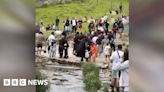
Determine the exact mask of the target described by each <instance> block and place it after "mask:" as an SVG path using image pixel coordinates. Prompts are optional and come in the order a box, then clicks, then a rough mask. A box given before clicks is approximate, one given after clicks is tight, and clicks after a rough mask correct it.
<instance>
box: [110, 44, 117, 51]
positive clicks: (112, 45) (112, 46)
mask: <svg viewBox="0 0 164 92" xmlns="http://www.w3.org/2000/svg"><path fill="white" fill-rule="evenodd" d="M110 47H111V48H112V49H113V51H115V50H116V48H115V44H113V43H110Z"/></svg>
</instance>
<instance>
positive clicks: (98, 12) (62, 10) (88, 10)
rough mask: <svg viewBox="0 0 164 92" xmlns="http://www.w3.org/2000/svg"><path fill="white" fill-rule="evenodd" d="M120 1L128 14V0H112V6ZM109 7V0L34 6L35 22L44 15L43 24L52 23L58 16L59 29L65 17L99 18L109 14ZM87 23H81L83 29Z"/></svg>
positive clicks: (84, 29)
mask: <svg viewBox="0 0 164 92" xmlns="http://www.w3.org/2000/svg"><path fill="white" fill-rule="evenodd" d="M121 2H122V4H123V10H124V14H125V15H128V13H129V12H128V11H129V5H128V4H129V1H128V0H113V3H112V8H113V9H116V8H118V6H119V4H120V3H121ZM110 9H111V0H98V3H97V2H96V0H85V2H83V3H82V2H79V1H75V0H74V1H72V2H71V3H67V4H56V5H49V6H45V7H40V8H36V22H40V19H41V17H42V16H44V17H46V18H45V19H44V25H45V26H47V25H48V24H53V23H54V22H55V17H56V16H59V18H60V26H59V28H60V29H63V24H62V21H64V20H65V19H66V18H67V17H69V18H70V19H72V17H76V18H78V19H80V18H83V17H84V16H87V17H89V18H90V17H91V16H92V17H93V18H100V17H101V16H104V15H105V14H107V15H109V10H110ZM119 16H120V15H115V16H111V15H109V17H114V18H117V17H119ZM87 25H88V24H87V23H83V29H82V30H83V31H86V30H87Z"/></svg>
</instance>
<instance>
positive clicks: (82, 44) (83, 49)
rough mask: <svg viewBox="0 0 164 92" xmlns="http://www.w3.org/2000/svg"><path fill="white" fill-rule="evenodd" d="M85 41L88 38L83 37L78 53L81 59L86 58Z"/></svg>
mask: <svg viewBox="0 0 164 92" xmlns="http://www.w3.org/2000/svg"><path fill="white" fill-rule="evenodd" d="M85 41H86V38H83V39H82V40H81V41H80V44H79V46H78V52H77V53H78V54H79V57H81V61H83V60H84V58H85V51H86V44H85Z"/></svg>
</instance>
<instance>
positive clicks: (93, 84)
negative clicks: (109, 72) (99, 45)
mask: <svg viewBox="0 0 164 92" xmlns="http://www.w3.org/2000/svg"><path fill="white" fill-rule="evenodd" d="M83 81H84V83H85V89H86V90H87V92H97V90H99V89H100V87H101V82H100V80H99V68H98V67H97V66H96V65H95V64H93V63H89V62H85V63H83Z"/></svg>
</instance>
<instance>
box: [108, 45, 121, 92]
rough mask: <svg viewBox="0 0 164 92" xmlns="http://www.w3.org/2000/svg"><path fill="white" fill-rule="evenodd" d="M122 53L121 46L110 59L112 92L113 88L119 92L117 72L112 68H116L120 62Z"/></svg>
mask: <svg viewBox="0 0 164 92" xmlns="http://www.w3.org/2000/svg"><path fill="white" fill-rule="evenodd" d="M123 55H124V52H123V51H122V45H118V46H117V50H116V51H114V52H113V53H112V55H111V57H110V60H111V63H112V84H111V87H112V92H114V87H116V88H117V91H118V92H119V72H118V71H115V70H114V68H115V67H116V65H117V63H119V62H122V58H123Z"/></svg>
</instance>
